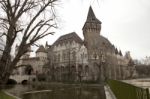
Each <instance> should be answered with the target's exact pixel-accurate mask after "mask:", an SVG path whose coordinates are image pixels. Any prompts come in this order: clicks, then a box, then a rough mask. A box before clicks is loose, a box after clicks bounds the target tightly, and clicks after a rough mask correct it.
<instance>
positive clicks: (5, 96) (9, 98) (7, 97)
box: [0, 91, 15, 99]
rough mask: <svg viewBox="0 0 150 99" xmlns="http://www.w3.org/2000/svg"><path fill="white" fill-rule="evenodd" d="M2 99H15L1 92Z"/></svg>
mask: <svg viewBox="0 0 150 99" xmlns="http://www.w3.org/2000/svg"><path fill="white" fill-rule="evenodd" d="M0 99H15V98H13V97H11V96H9V95H7V94H5V93H4V92H3V91H0Z"/></svg>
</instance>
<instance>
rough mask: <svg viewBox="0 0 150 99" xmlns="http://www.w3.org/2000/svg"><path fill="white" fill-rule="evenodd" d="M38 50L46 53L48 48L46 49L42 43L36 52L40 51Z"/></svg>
mask: <svg viewBox="0 0 150 99" xmlns="http://www.w3.org/2000/svg"><path fill="white" fill-rule="evenodd" d="M38 52H44V53H46V50H45V48H44V46H43V45H41V46H40V47H39V48H38V49H37V51H36V53H38Z"/></svg>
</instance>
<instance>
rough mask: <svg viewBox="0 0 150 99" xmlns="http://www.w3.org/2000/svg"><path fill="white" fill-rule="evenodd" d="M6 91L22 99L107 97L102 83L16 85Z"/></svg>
mask: <svg viewBox="0 0 150 99" xmlns="http://www.w3.org/2000/svg"><path fill="white" fill-rule="evenodd" d="M6 91H7V92H9V93H11V94H13V95H15V96H17V97H19V98H21V99H106V96H105V91H104V87H103V86H102V85H72V84H45V85H43V84H42V85H16V86H14V87H12V88H11V89H8V90H6Z"/></svg>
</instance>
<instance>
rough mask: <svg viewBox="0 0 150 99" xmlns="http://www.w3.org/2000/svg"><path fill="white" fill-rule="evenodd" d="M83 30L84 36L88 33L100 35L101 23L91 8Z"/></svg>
mask: <svg viewBox="0 0 150 99" xmlns="http://www.w3.org/2000/svg"><path fill="white" fill-rule="evenodd" d="M82 30H83V34H84V35H86V33H88V32H90V33H93V34H95V33H97V34H100V31H101V21H99V20H98V19H97V18H96V16H95V14H94V12H93V9H92V7H91V6H90V8H89V12H88V16H87V19H86V22H85V24H84V26H83V28H82Z"/></svg>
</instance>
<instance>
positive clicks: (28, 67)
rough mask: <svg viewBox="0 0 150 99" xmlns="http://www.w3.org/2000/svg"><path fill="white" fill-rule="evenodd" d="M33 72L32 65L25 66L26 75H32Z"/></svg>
mask: <svg viewBox="0 0 150 99" xmlns="http://www.w3.org/2000/svg"><path fill="white" fill-rule="evenodd" d="M32 72H33V68H32V66H31V65H28V66H26V67H25V74H26V75H31V74H32Z"/></svg>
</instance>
